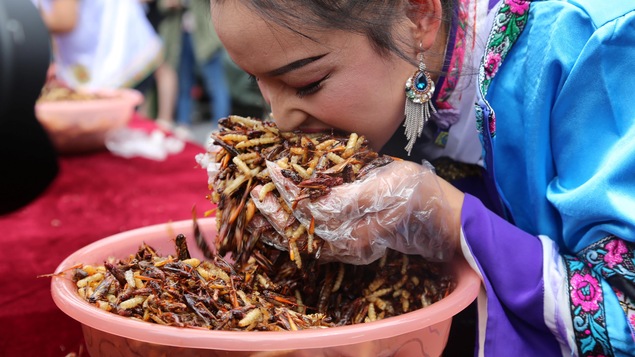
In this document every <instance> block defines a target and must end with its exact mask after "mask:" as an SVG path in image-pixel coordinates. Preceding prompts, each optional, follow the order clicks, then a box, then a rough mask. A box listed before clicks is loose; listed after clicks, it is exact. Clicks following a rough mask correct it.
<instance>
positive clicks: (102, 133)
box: [35, 89, 143, 154]
mask: <svg viewBox="0 0 635 357" xmlns="http://www.w3.org/2000/svg"><path fill="white" fill-rule="evenodd" d="M97 94H100V95H102V96H104V98H99V99H90V100H59V101H45V102H38V103H37V104H36V105H35V116H36V117H37V118H38V120H39V121H40V123H41V124H42V126H43V127H44V129H46V131H47V132H48V134H49V136H50V137H51V140H52V141H53V144H54V145H55V147H56V149H57V150H58V151H59V152H60V153H62V154H71V153H80V152H87V151H93V150H98V149H104V148H105V138H106V134H107V133H108V132H109V131H111V130H114V129H117V128H121V127H123V126H126V124H127V123H128V122H129V121H130V119H131V118H132V114H133V113H134V110H135V107H136V106H138V105H139V104H141V103H142V102H143V95H142V94H141V93H140V92H139V91H136V90H134V89H117V90H108V91H100V92H97Z"/></svg>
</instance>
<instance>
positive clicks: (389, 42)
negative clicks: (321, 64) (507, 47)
mask: <svg viewBox="0 0 635 357" xmlns="http://www.w3.org/2000/svg"><path fill="white" fill-rule="evenodd" d="M212 1H216V2H217V3H222V2H223V1H226V0H212ZM236 1H241V3H243V4H244V5H246V6H247V7H249V8H251V9H252V10H254V11H255V12H256V13H259V14H260V15H261V16H262V17H263V18H265V19H267V20H270V21H272V22H276V23H278V24H280V25H282V26H285V27H287V28H288V29H290V30H292V31H294V32H296V33H298V34H300V35H302V36H305V37H307V36H306V35H305V34H303V33H302V32H300V31H299V30H298V29H299V28H313V29H334V30H343V31H349V32H355V33H359V34H363V35H365V36H366V37H368V39H369V40H370V42H371V44H372V45H373V46H374V47H375V49H376V50H377V51H378V52H379V53H380V54H381V55H388V54H389V53H390V52H393V53H396V54H397V55H398V56H399V57H401V58H403V59H404V60H406V61H409V62H412V63H413V64H415V65H416V59H415V58H411V57H412V56H409V55H408V54H406V53H404V51H403V47H402V46H399V39H397V38H395V35H394V33H395V31H393V30H394V28H395V26H396V25H397V23H399V22H400V21H402V20H403V19H404V16H412V15H414V14H417V13H420V12H421V11H422V10H421V6H420V5H419V4H417V3H416V2H414V1H410V0H236ZM455 1H456V0H441V3H442V6H443V14H444V15H443V16H444V19H443V20H444V21H450V20H451V18H452V16H453V13H454V11H453V8H454V3H455ZM440 55H442V54H440Z"/></svg>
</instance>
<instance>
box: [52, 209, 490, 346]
mask: <svg viewBox="0 0 635 357" xmlns="http://www.w3.org/2000/svg"><path fill="white" fill-rule="evenodd" d="M198 222H199V224H200V225H201V226H205V225H212V224H213V225H215V218H214V217H210V218H203V219H199V220H198ZM191 226H192V220H183V221H176V222H169V223H162V224H156V225H151V226H146V227H141V228H137V229H133V230H129V231H125V232H121V233H117V234H114V235H111V236H109V237H106V238H103V239H100V240H98V241H95V242H93V243H91V244H89V245H87V246H84V247H83V248H80V249H79V250H77V251H75V252H74V253H72V254H71V255H69V256H68V257H67V258H66V259H64V260H63V261H62V262H61V263H60V264H59V265H58V267H57V269H56V270H55V275H54V276H53V278H52V281H51V295H52V297H53V300H54V302H55V304H56V305H57V307H58V308H59V309H60V310H62V311H63V312H64V313H65V314H66V315H68V316H70V317H71V318H73V319H74V320H76V321H78V322H80V323H81V324H82V325H85V326H88V327H91V328H94V329H97V330H100V331H103V332H106V333H110V334H113V335H117V336H120V337H123V338H128V339H134V340H137V341H142V342H147V343H153V344H157V345H166V346H178V347H184V348H198V349H216V350H225V351H256V350H257V351H273V350H288V349H306V348H311V347H310V346H318V345H319V346H320V347H321V348H326V347H337V346H342V345H351V344H357V343H363V342H368V341H373V340H381V339H386V338H390V337H394V336H397V335H401V334H405V333H409V332H412V331H416V330H422V329H424V328H426V327H428V328H433V325H435V324H438V323H441V322H443V321H445V320H448V319H450V318H451V317H450V318H448V317H447V314H445V315H444V314H442V312H443V311H445V310H451V311H453V313H452V315H456V313H458V312H460V311H462V310H463V309H465V308H466V307H467V306H468V305H470V304H471V303H472V302H473V301H474V300H475V299H476V297H477V295H478V292H479V290H480V286H481V280H480V277H479V276H478V275H477V273H476V272H475V271H474V270H472V268H470V266H469V265H468V263H467V262H466V261H465V260H464V259H463V258H460V257H456V258H455V259H454V261H453V263H452V269H453V271H454V273H455V274H457V275H461V276H462V277H463V279H461V280H459V281H458V284H457V286H456V288H455V289H454V291H452V293H450V294H449V295H448V296H447V297H445V298H444V299H442V300H440V301H437V302H435V303H434V304H432V305H430V306H427V307H425V308H423V309H419V310H415V311H411V312H409V313H406V314H402V315H399V316H394V317H389V318H385V319H382V320H379V321H373V322H366V323H363V324H356V325H347V326H337V327H329V328H321V329H307V330H300V331H215V330H198V329H192V328H181V327H175V326H163V325H159V324H152V328H147V327H148V324H149V322H146V321H138V320H135V319H131V318H129V317H123V316H119V315H116V314H113V313H111V312H107V311H104V310H101V309H99V308H98V307H96V306H94V305H91V304H89V303H87V302H86V301H85V300H83V299H82V298H81V297H80V296H79V295H78V294H77V289H76V287H75V284H73V283H72V282H71V281H70V280H69V279H68V278H67V277H65V276H60V274H59V273H61V272H64V271H66V270H68V269H69V268H70V267H72V266H74V265H76V264H77V263H78V262H80V260H79V259H78V258H79V257H81V256H83V255H85V254H86V253H88V252H94V251H95V250H97V251H108V250H107V249H104V248H105V247H107V246H109V245H110V244H112V243H115V242H117V241H121V240H128V239H129V238H130V237H131V236H141V235H144V234H151V233H152V232H155V231H157V230H158V229H163V230H165V229H170V230H172V231H178V230H179V229H187V228H190V227H191ZM86 263H88V262H86ZM360 327H364V328H360ZM293 336H295V337H298V336H301V338H292V337H293ZM251 344H256V345H257V347H254V348H251V347H250V345H251ZM313 348H316V347H313Z"/></svg>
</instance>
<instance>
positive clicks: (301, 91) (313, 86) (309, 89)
mask: <svg viewBox="0 0 635 357" xmlns="http://www.w3.org/2000/svg"><path fill="white" fill-rule="evenodd" d="M330 76H331V74H330V73H329V74H327V75H326V76H324V77H322V78H321V79H320V80H318V81H316V82H313V83H310V84H308V85H306V86H304V87H301V88H298V89H297V92H296V95H297V96H298V97H300V98H303V97H305V96H307V95H311V94H314V93H316V92H317V91H319V90H320V89H321V88H322V82H324V81H325V80H327V79H328V78H329V77H330ZM249 80H250V81H252V82H254V83H256V82H258V77H256V76H254V75H252V74H250V75H249Z"/></svg>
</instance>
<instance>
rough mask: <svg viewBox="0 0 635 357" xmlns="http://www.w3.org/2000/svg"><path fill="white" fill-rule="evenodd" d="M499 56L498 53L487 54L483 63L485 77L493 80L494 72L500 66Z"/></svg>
mask: <svg viewBox="0 0 635 357" xmlns="http://www.w3.org/2000/svg"><path fill="white" fill-rule="evenodd" d="M501 60H502V58H501V55H500V53H496V52H490V53H488V54H487V60H486V63H485V77H486V78H493V77H494V75H495V74H496V72H497V71H498V67H499V66H500V64H501Z"/></svg>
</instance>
